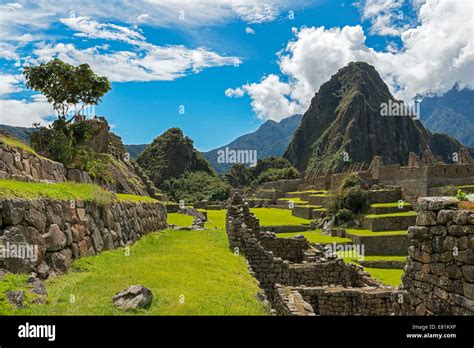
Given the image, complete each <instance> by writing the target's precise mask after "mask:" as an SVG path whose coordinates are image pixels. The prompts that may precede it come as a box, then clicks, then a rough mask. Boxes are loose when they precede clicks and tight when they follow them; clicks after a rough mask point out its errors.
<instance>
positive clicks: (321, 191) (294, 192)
mask: <svg viewBox="0 0 474 348" xmlns="http://www.w3.org/2000/svg"><path fill="white" fill-rule="evenodd" d="M288 193H289V194H297V193H314V194H316V193H327V191H326V190H306V191H293V192H288Z"/></svg>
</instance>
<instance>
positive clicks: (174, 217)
mask: <svg viewBox="0 0 474 348" xmlns="http://www.w3.org/2000/svg"><path fill="white" fill-rule="evenodd" d="M167 221H168V224H170V225H171V224H172V225H177V226H182V227H187V226H191V225H192V224H193V221H194V218H193V217H192V216H189V215H185V214H179V213H168V220H167Z"/></svg>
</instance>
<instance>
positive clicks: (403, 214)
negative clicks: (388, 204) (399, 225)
mask: <svg viewBox="0 0 474 348" xmlns="http://www.w3.org/2000/svg"><path fill="white" fill-rule="evenodd" d="M416 214H417V213H416V211H403V212H400V213H390V214H369V215H365V217H366V218H367V219H379V218H384V217H394V216H416Z"/></svg>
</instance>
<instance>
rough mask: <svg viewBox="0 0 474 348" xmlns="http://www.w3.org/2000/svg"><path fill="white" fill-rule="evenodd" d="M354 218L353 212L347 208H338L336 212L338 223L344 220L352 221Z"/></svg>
mask: <svg viewBox="0 0 474 348" xmlns="http://www.w3.org/2000/svg"><path fill="white" fill-rule="evenodd" d="M354 218H355V216H354V214H353V213H352V212H351V211H350V210H349V209H345V208H343V209H340V210H338V211H337V213H336V221H337V224H338V225H341V224H343V223H345V222H348V221H352V220H353V219H354Z"/></svg>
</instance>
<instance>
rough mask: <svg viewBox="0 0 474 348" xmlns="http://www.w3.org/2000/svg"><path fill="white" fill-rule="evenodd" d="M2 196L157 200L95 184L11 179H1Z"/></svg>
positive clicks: (105, 200)
mask: <svg viewBox="0 0 474 348" xmlns="http://www.w3.org/2000/svg"><path fill="white" fill-rule="evenodd" d="M0 197H19V198H26V199H37V198H51V199H58V200H72V199H74V200H83V201H95V202H97V203H100V204H108V203H111V202H112V201H113V200H114V199H117V200H118V201H128V202H157V201H156V200H154V199H153V198H150V197H145V196H136V195H129V194H117V195H115V194H113V193H112V192H108V191H105V190H104V189H103V188H101V187H100V186H97V185H94V184H78V183H75V182H63V183H54V184H46V183H33V182H21V181H15V180H11V179H0Z"/></svg>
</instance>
